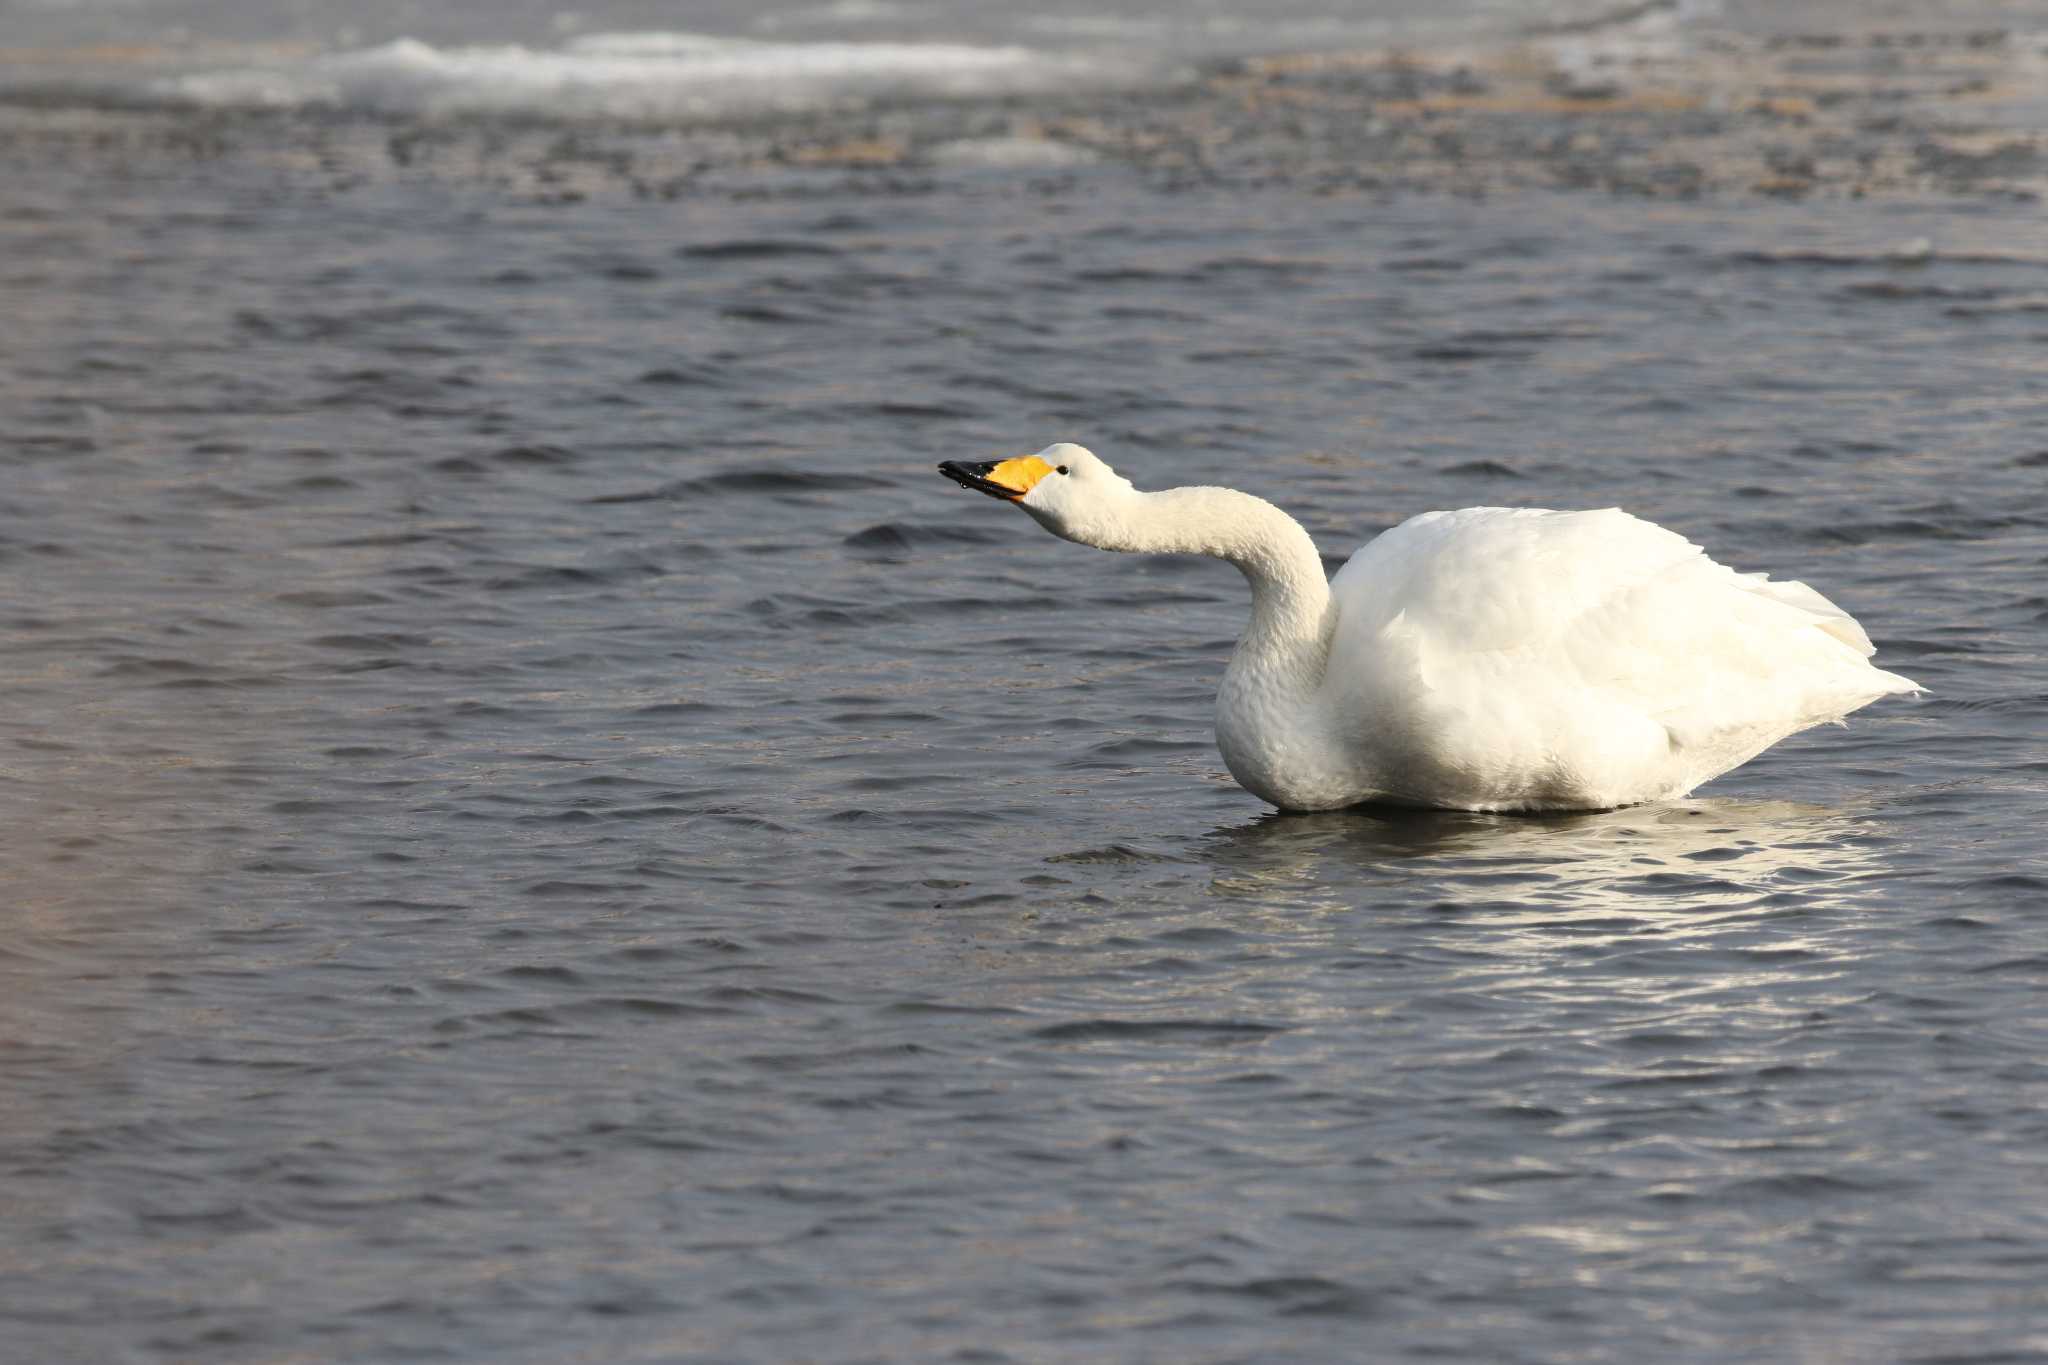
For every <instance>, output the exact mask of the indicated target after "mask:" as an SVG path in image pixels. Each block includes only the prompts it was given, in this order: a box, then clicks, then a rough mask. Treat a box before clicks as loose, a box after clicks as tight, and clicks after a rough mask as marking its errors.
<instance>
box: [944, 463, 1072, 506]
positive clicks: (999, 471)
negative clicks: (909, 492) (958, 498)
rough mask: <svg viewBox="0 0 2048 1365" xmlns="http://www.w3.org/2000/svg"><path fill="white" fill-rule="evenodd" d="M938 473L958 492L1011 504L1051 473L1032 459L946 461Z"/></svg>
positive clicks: (1045, 466)
mask: <svg viewBox="0 0 2048 1365" xmlns="http://www.w3.org/2000/svg"><path fill="white" fill-rule="evenodd" d="M939 472H940V473H941V474H944V475H945V476H946V477H947V478H949V479H951V480H952V481H953V482H954V483H957V484H959V485H960V486H961V487H962V488H972V489H974V490H975V491H976V492H978V493H986V494H988V495H989V496H990V497H992V498H1001V499H1003V500H1004V501H1005V502H1015V501H1017V500H1018V499H1019V498H1021V497H1023V496H1024V495H1025V494H1026V493H1029V492H1030V491H1031V489H1032V487H1033V486H1034V485H1035V484H1037V482H1038V481H1039V480H1040V479H1042V478H1044V477H1045V476H1046V475H1048V474H1050V473H1052V466H1051V465H1049V464H1047V463H1046V462H1045V461H1044V460H1041V459H1039V458H1038V457H1037V456H1036V455H1019V456H1018V457H1017V458H1016V459H1014V460H987V461H980V462H976V461H972V460H947V461H946V462H945V463H944V464H942V465H940V466H939Z"/></svg>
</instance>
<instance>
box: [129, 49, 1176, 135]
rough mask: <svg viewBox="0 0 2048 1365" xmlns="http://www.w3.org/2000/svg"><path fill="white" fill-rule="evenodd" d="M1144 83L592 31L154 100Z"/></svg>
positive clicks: (358, 56)
mask: <svg viewBox="0 0 2048 1365" xmlns="http://www.w3.org/2000/svg"><path fill="white" fill-rule="evenodd" d="M1147 74H1148V73H1147V72H1145V71H1144V70H1143V69H1142V68H1141V67H1140V66H1139V65H1137V64H1136V63H1134V62H1130V61H1119V60H1114V59H1108V58H1100V57H1080V56H1068V55H1059V54H1054V53H1047V52H1039V51H1035V50H1033V49H1031V48H1026V47H980V46H971V45H967V44H961V43H856V42H818V43H780V42H760V41H755V40H752V39H745V38H720V37H711V36H708V35H704V34H695V33H597V34H590V35H588V36H585V37H580V38H575V39H571V40H570V41H568V42H566V43H564V44H563V45H562V46H561V47H559V48H555V49H534V48H527V47H518V46H501V47H449V48H441V47H434V46H432V45H431V44H428V43H423V42H419V41H417V40H415V39H411V38H402V39H399V40H398V41H396V42H392V43H385V44H383V45H381V46H378V47H371V48H364V49H361V50H358V51H353V52H338V53H329V54H324V55H321V56H316V57H312V58H308V59H305V60H301V61H296V62H281V63H278V64H275V65H270V66H262V67H244V68H238V69H226V70H211V71H196V72H189V73H186V74H183V75H178V76H171V77H166V78H164V79H162V80H159V81H156V82H154V83H153V84H152V87H151V89H152V93H154V94H156V95H158V96H161V97H164V98H169V99H176V100H184V101H190V102H192V103H195V104H204V105H215V106H244V107H246V106H257V107H264V108H286V109H296V108H311V107H325V108H336V109H347V110H362V111H367V112H372V113H384V114H412V115H424V116H435V115H464V114H499V115H515V114H516V115H533V116H540V117H560V118H624V119H636V120H637V119H650V120H666V119H678V118H682V119H689V118H709V117H718V116H723V115H734V114H759V113H795V112H804V111H808V110H815V109H825V108H837V107H846V106H850V105H862V104H869V103H873V102H875V101H877V100H881V99H890V98H948V97H968V96H973V97H987V96H991V95H996V96H1002V95H1027V94H1033V93H1036V92H1040V91H1047V90H1054V89H1066V88H1071V87H1076V86H1078V87H1081V88H1103V87H1108V86H1116V85H1128V84H1132V83H1136V82H1139V81H1142V80H1144V79H1145V78H1146V76H1147Z"/></svg>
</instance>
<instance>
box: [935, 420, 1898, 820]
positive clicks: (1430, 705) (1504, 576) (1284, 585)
mask: <svg viewBox="0 0 2048 1365" xmlns="http://www.w3.org/2000/svg"><path fill="white" fill-rule="evenodd" d="M941 468H942V469H944V470H945V472H946V473H947V474H948V475H949V476H950V477H953V478H954V479H956V480H957V481H959V482H962V483H964V484H967V485H968V486H970V487H976V488H980V489H981V490H982V491H984V492H990V493H994V494H996V495H997V496H1002V497H1007V498H1009V499H1010V500H1011V501H1014V502H1016V503H1018V505H1019V506H1021V507H1023V508H1024V510H1025V511H1027V512H1029V513H1031V515H1032V516H1033V517H1035V518H1036V519H1037V520H1038V521H1039V522H1040V523H1041V524H1043V525H1044V526H1045V527H1046V528H1047V529H1049V530H1051V531H1052V532H1053V533H1054V534H1056V535H1059V536H1063V537H1065V538H1067V539H1069V540H1074V541H1078V542H1080V543H1081V544H1084V545H1093V546H1097V547H1099V548H1102V549H1108V550H1126V551H1155V552H1172V553H1197V554H1208V555H1214V556H1217V557H1219V558H1222V559H1227V560H1229V561H1230V562H1232V563H1234V564H1236V565H1237V566H1238V568H1239V569H1241V570H1242V571H1243V572H1244V574H1245V577H1246V578H1247V579H1248V580H1249V581H1250V583H1251V586H1252V619H1251V622H1250V624H1249V625H1248V626H1247V628H1246V630H1245V633H1244V636H1243V638H1242V639H1241V640H1240V641H1239V643H1238V648H1237V651H1236V653H1235V654H1234V655H1233V656H1232V658H1231V661H1230V666H1229V668H1228V669H1227V670H1226V671H1225V673H1224V678H1223V684H1222V687H1221V689H1220V690H1219V692H1218V695H1217V702H1216V739H1217V746H1218V748H1220V749H1221V750H1222V753H1223V759H1224V762H1225V763H1226V764H1227V765H1228V766H1229V768H1230V772H1231V775H1232V776H1233V777H1235V778H1236V779H1237V780H1238V782H1239V783H1240V784H1242V785H1243V786H1244V787H1245V788H1246V789H1248V790H1249V791H1251V792H1253V793H1254V794H1256V795H1258V796H1260V797H1262V798H1264V799H1265V800H1268V801H1270V802H1272V803H1273V804H1274V805H1276V806H1279V807H1281V808H1282V809H1284V810H1327V809H1333V808H1336V807H1340V806H1348V805H1353V804H1357V803H1359V802H1364V801H1393V802H1400V803H1403V804H1408V805H1419V806H1442V807H1451V808H1455V809H1461V810H1593V809H1602V808H1606V807H1611V806H1625V805H1631V804H1634V803H1636V802H1641V801H1656V800H1662V799H1667V798H1671V797H1679V796H1683V795H1685V794H1686V793H1688V792H1690V791H1691V790H1692V789H1693V788H1694V787H1697V786H1698V785H1699V784H1700V783H1702V782H1705V781H1707V780H1708V779H1709V778H1712V777H1716V776H1718V775H1720V774H1721V773H1724V772H1726V771H1728V770H1729V769H1730V768H1733V767H1735V766H1736V765H1738V764H1741V763H1744V762H1746V761H1748V760H1749V759H1751V758H1753V757H1755V756H1756V755H1757V754H1758V753H1760V752H1762V751H1763V750H1764V749H1766V748H1768V747H1769V746H1770V745H1772V744H1775V743H1776V742H1777V741H1778V740H1780V739H1783V738H1784V737H1785V736H1786V735H1789V734H1792V733H1794V732H1795V731H1798V730H1803V729H1806V728H1808V727H1809V726H1813V725H1819V724H1821V723H1823V722H1826V721H1835V720H1839V719H1840V718H1841V717H1843V716H1845V715H1847V714H1848V713H1849V712H1851V711H1854V710H1855V709H1857V708H1858V707H1860V706H1863V705H1865V704H1866V703H1869V702H1871V701H1875V700H1876V699H1877V698H1879V697H1882V696H1887V695H1890V694H1893V693H1901V692H1915V691H1918V690H1920V689H1919V686H1918V685H1917V684H1916V683H1914V682H1912V681H1911V680H1910V679H1907V678H1903V677H1900V676H1899V675H1898V674H1896V673H1887V672H1885V671H1883V670H1882V669H1879V668H1876V667H1873V666H1872V665H1871V663H1870V662H1869V657H1870V655H1871V653H1872V652H1873V651H1872V647H1871V643H1870V638H1869V637H1868V636H1867V635H1865V634H1864V632H1863V628H1862V627H1861V626H1859V625H1857V623H1856V622H1855V621H1854V620H1853V619H1851V618H1850V616H1849V615H1848V613H1846V612H1844V611H1843V610H1842V609H1841V608H1839V607H1837V606H1836V605H1835V604H1834V603H1832V602H1830V601H1829V600H1828V599H1827V598H1825V597H1823V596H1821V594H1819V593H1818V592H1815V591H1814V590H1813V589H1812V588H1809V587H1807V586H1806V585H1805V584H1804V583H1773V582H1771V581H1770V580H1769V579H1768V578H1766V577H1765V576H1764V575H1763V574H1756V573H1752V574H1743V573H1737V572H1735V571H1734V570H1732V569H1729V568H1725V567H1723V566H1722V565H1719V564H1716V563H1715V562H1714V561H1713V560H1711V559H1709V558H1707V556H1706V555H1705V553H1703V552H1702V551H1701V549H1700V548H1699V547H1698V546H1697V545H1693V544H1691V543H1689V542H1688V541H1686V540H1685V538H1684V537H1682V536H1679V535H1675V534H1673V533H1672V532H1670V531H1667V530H1664V529H1663V528H1661V527H1658V526H1654V525H1652V524H1651V523H1649V522H1646V521H1642V520H1640V519H1639V518H1636V517H1632V516H1630V515H1629V514H1628V513H1626V512H1622V511H1618V510H1615V509H1611V508H1610V509H1607V510H1604V511H1595V512H1548V511H1537V510H1532V509H1523V508H1516V509H1509V508H1501V507H1468V508H1465V509H1463V510H1461V511H1456V512H1427V513H1424V514H1423V515H1421V516H1417V517H1412V518H1410V519H1409V520H1407V521H1405V522H1403V523H1401V524H1400V525H1399V526H1396V527H1394V528H1393V529H1392V530H1390V531H1387V532H1386V533H1384V534H1383V535H1381V536H1379V537H1378V538H1376V539H1374V540H1373V541H1371V542H1370V543H1369V544H1367V545H1366V546H1365V547H1364V548H1362V549H1361V550H1359V551H1358V553H1357V554H1355V555H1353V556H1352V557H1351V560H1350V562H1349V563H1347V564H1346V565H1345V566H1344V567H1343V568H1342V569H1341V570H1339V571H1338V572H1337V574H1336V575H1335V577H1334V578H1331V579H1327V580H1326V579H1325V577H1324V574H1323V568H1322V561H1321V559H1320V558H1319V557H1318V556H1317V554H1316V551H1315V546H1314V544H1313V542H1312V541H1311V540H1310V539H1309V536H1308V533H1307V532H1306V531H1304V530H1303V529H1302V528H1301V526H1300V525H1299V524H1298V523H1297V522H1295V521H1294V520H1293V519H1292V518H1291V517H1289V516H1287V515H1286V514H1285V513H1284V512H1281V511H1280V510H1279V509H1278V508H1276V507H1274V506H1273V505H1272V504H1270V503H1267V502H1264V501H1262V500H1261V499H1258V498H1254V497H1252V496H1250V495H1249V494H1245V493H1239V492H1235V491H1233V490H1230V489H1225V488H1176V489H1169V490H1167V491H1165V492H1159V493H1141V492H1139V491H1138V490H1137V489H1135V488H1133V487H1132V486H1131V485H1130V483H1129V482H1128V481H1127V480H1125V479H1122V478H1120V477H1118V476H1117V475H1116V473H1115V472H1114V471H1113V470H1111V469H1110V468H1109V466H1108V465H1106V464H1104V463H1103V462H1102V461H1101V460H1099V459H1097V458H1096V457H1095V456H1094V455H1093V454H1091V453H1090V452H1089V451H1087V450H1085V449H1084V448H1082V447H1080V446H1077V445H1071V444H1066V443H1062V444H1059V445H1054V446H1049V447H1047V448H1046V449H1045V450H1043V451H1040V452H1039V453H1038V454H1037V455H1036V456H1026V457H1023V458H1021V459H1018V460H1008V461H1003V462H1001V463H999V464H991V465H963V464H957V463H949V464H947V465H944V466H941Z"/></svg>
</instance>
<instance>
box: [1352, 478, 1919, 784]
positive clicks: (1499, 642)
mask: <svg viewBox="0 0 2048 1365" xmlns="http://www.w3.org/2000/svg"><path fill="white" fill-rule="evenodd" d="M1331 591H1332V594H1333V596H1334V598H1335V600H1336V602H1337V605H1338V612H1339V615H1338V624H1337V631H1336V635H1335V638H1334V641H1333V645H1332V653H1331V660H1330V667H1329V670H1328V674H1327V679H1328V682H1327V686H1326V703H1327V704H1328V705H1329V706H1330V708H1331V714H1332V716H1333V719H1334V723H1335V724H1337V725H1338V726H1339V728H1340V732H1341V733H1340V736H1339V742H1341V743H1343V744H1345V745H1346V746H1347V748H1349V749H1350V750H1351V751H1352V752H1353V753H1354V754H1355V755H1356V756H1357V757H1358V759H1359V760H1360V761H1361V762H1362V763H1365V764H1368V765H1369V766H1371V767H1372V768H1373V769H1374V772H1373V774H1372V778H1373V782H1374V785H1375V786H1376V787H1378V788H1379V789H1380V790H1382V791H1384V792H1385V793H1386V794H1387V795H1388V796H1390V797H1393V798H1395V799H1405V800H1416V801H1420V802H1424V803H1426V804H1435V805H1441V804H1457V805H1465V806H1470V807H1474V808H1479V809H1504V810H1512V809H1532V808H1544V807H1552V806H1575V807H1583V806H1588V805H1622V804H1627V803H1629V802H1634V801H1646V800H1655V799H1659V798H1662V797H1668V796H1675V795H1682V794H1683V793H1685V792H1687V791H1690V790H1691V789H1692V788H1693V787H1695V786H1697V785H1698V784H1699V783H1701V782H1704V781H1706V780H1707V779H1708V778H1710V777H1713V776H1715V775H1717V774H1719V773H1722V772H1725V771H1727V770H1728V769H1729V768H1732V767H1734V766H1735V765H1737V764H1739V763H1741V762H1743V761H1745V760H1746V759H1748V758H1750V757H1753V756H1754V755H1755V754H1757V753H1758V752H1760V751H1761V750H1763V749H1764V748H1766V747H1768V746H1769V745H1771V744H1773V743H1775V742H1776V741H1777V740H1779V739H1781V738H1783V737H1784V736H1786V735H1788V734H1791V733H1792V732H1793V731H1795V730H1801V729H1804V728H1806V727H1808V726H1811V725H1817V724H1820V723H1822V722H1825V721H1831V720H1837V719H1839V718H1840V717H1842V716H1843V715H1846V714H1847V713H1848V712H1850V711H1853V710H1855V709H1856V708H1857V707H1859V706H1862V705H1864V704H1865V703H1867V702H1870V701H1873V700H1875V699H1876V698H1878V697H1880V696H1884V695H1886V694H1888V693H1893V692H1906V691H1912V690H1915V685H1914V684H1913V683H1912V682H1910V681H1909V680H1907V679H1905V678H1901V677H1899V676H1898V675H1896V674H1892V673H1886V672H1883V671H1881V670H1879V669H1876V668H1873V667H1872V666H1871V665H1870V664H1869V662H1868V657H1869V655H1870V654H1871V652H1872V651H1871V644H1870V640H1869V637H1868V636H1866V635H1865V634H1864V632H1863V630H1862V628H1861V627H1860V626H1858V625H1857V624H1856V622H1855V621H1854V620H1852V619H1851V618H1850V617H1849V615H1848V613H1846V612H1844V611H1842V610H1841V608H1839V607H1837V606H1836V605H1835V604H1834V603H1832V602H1830V601H1829V600H1828V599H1827V598H1825V597H1823V596H1821V594H1819V593H1817V592H1815V591H1814V590H1813V589H1812V588H1809V587H1807V586H1806V585H1805V584H1803V583H1773V582H1771V581H1769V580H1768V579H1767V578H1766V577H1765V576H1764V575H1762V574H1738V573H1736V572H1735V571H1733V570H1732V569H1728V568H1725V567H1723V566H1721V565H1719V564H1716V563H1714V562H1713V561H1712V560H1711V559H1709V558H1707V556H1706V555H1705V553H1703V552H1702V551H1701V550H1700V548H1699V547H1698V546H1697V545H1694V544H1692V543H1690V542H1689V541H1687V540H1686V539H1685V538H1684V537H1683V536H1679V535H1676V534H1674V533H1672V532H1670V531H1667V530H1664V529H1663V528H1662V527H1659V526H1654V525H1652V524H1650V523H1649V522H1646V521H1642V520H1640V519H1638V518H1636V517H1632V516H1630V515H1628V514H1627V513H1625V512H1622V511H1619V510H1616V509H1612V508H1610V509H1606V510H1602V511H1593V512H1550V511H1540V510H1534V509H1509V508H1499V507H1470V508H1465V509H1463V510H1460V511H1456V512H1430V513H1425V514H1424V515H1422V516H1418V517H1415V518H1412V519H1410V520H1409V521H1406V522H1403V523H1402V524H1401V525H1399V526H1396V527H1395V528H1393V529H1392V530H1390V531H1388V532H1386V533H1385V534H1383V535H1381V536H1379V537H1378V538H1377V539H1375V540H1373V541H1372V542H1371V543H1370V544H1368V545H1366V546H1365V547H1364V548H1363V549H1361V550H1360V551H1359V552H1358V553H1357V554H1355V555H1353V556H1352V558H1351V560H1350V562H1349V563H1347V564H1346V565H1345V566H1344V567H1343V568H1342V569H1341V570H1339V571H1338V573H1337V575H1336V577H1335V579H1334V580H1333V581H1332V583H1331ZM1447 798H1448V799H1447Z"/></svg>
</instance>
